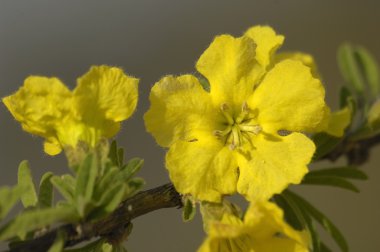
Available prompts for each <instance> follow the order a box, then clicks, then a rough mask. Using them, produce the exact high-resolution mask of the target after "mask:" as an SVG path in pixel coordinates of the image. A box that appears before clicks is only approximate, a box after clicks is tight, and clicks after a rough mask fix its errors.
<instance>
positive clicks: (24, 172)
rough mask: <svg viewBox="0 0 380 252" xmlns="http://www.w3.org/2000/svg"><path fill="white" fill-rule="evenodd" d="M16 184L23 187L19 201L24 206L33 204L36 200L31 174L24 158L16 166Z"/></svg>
mask: <svg viewBox="0 0 380 252" xmlns="http://www.w3.org/2000/svg"><path fill="white" fill-rule="evenodd" d="M18 184H19V185H20V186H22V187H24V188H25V190H24V193H23V195H22V196H21V202H22V204H23V206H24V207H25V208H27V207H32V206H35V205H36V204H37V202H38V199H37V193H36V189H35V187H34V183H33V179H32V174H31V172H30V168H29V163H28V161H26V160H24V161H22V162H21V163H20V165H19V167H18Z"/></svg>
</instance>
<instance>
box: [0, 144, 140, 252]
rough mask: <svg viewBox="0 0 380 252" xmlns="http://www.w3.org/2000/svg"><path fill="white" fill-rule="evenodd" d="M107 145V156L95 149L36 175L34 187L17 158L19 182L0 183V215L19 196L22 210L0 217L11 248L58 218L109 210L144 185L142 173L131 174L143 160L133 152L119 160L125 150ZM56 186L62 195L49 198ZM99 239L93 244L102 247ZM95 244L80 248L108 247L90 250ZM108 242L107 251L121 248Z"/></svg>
mask: <svg viewBox="0 0 380 252" xmlns="http://www.w3.org/2000/svg"><path fill="white" fill-rule="evenodd" d="M106 151H107V153H108V155H107V157H106V158H101V157H102V154H101V153H99V152H96V151H93V152H89V153H88V154H87V155H86V156H85V158H84V160H83V161H82V162H81V163H80V165H79V167H77V168H76V169H75V171H74V172H73V173H70V174H63V175H60V176H58V175H53V173H51V172H47V173H45V174H44V175H43V176H42V178H41V179H40V183H39V187H38V191H37V190H36V188H35V185H34V182H33V179H32V175H31V171H30V167H29V164H28V162H27V161H22V162H21V163H20V165H19V170H18V184H17V185H16V186H14V187H2V188H0V220H2V219H4V218H5V217H6V216H7V215H8V214H9V212H10V210H11V209H12V208H13V207H14V206H15V205H16V204H17V202H19V201H21V203H22V206H23V210H22V211H21V213H19V214H18V215H17V216H16V217H15V218H13V219H11V220H10V221H8V222H7V223H4V224H3V223H0V224H1V226H0V240H8V239H11V243H10V247H11V248H12V247H17V246H18V244H20V243H22V242H24V241H26V240H28V239H33V238H34V237H36V236H39V235H41V234H43V233H46V232H47V231H48V230H49V228H50V227H52V226H54V225H56V224H58V223H66V224H67V223H70V224H75V223H80V222H94V221H96V220H99V219H101V218H104V217H106V216H108V215H109V214H110V213H112V212H113V211H114V210H115V209H116V208H117V207H118V206H119V204H120V203H121V202H122V201H124V200H125V199H127V198H130V197H131V196H133V195H134V194H136V193H137V192H138V191H139V190H140V189H141V188H142V187H143V185H144V180H143V179H142V178H138V177H134V175H135V174H136V173H137V172H138V171H139V169H140V168H141V166H142V165H143V160H142V159H139V158H133V159H131V160H129V161H128V162H127V163H124V151H123V149H122V148H118V147H117V144H116V142H115V141H114V142H113V143H112V144H111V146H110V148H109V150H108V149H107V150H106ZM55 190H56V191H57V192H58V193H59V195H60V196H59V197H57V198H62V199H61V200H58V201H55V200H54V192H55ZM129 231H130V230H129ZM101 240H102V241H103V242H100V241H99V242H98V241H96V242H95V243H94V244H98V245H99V244H100V243H101V244H102V245H99V246H100V247H99V248H101V249H103V243H104V239H101ZM64 243H65V237H64V235H62V236H60V235H58V237H57V239H56V242H55V243H54V245H53V246H52V248H51V251H61V250H60V249H62V248H63V245H64ZM94 246H95V245H94ZM94 246H90V245H87V246H86V247H85V248H88V249H87V250H81V251H108V250H94ZM104 246H106V245H104ZM95 247H96V246H95ZM113 247H114V248H113ZM113 247H112V248H111V250H112V251H124V250H123V249H124V248H121V247H120V248H119V245H117V244H115V245H114V246H113ZM111 250H109V251H111ZM74 251H75V250H74Z"/></svg>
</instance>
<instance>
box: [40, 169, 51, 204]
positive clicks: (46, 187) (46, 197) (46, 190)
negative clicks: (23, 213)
mask: <svg viewBox="0 0 380 252" xmlns="http://www.w3.org/2000/svg"><path fill="white" fill-rule="evenodd" d="M52 177H53V173H51V172H47V173H45V174H44V175H43V176H42V178H41V181H40V188H39V191H38V206H39V207H42V208H44V207H51V206H52V203H53V185H52V183H51V182H50V179H51V178H52Z"/></svg>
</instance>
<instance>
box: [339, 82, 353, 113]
mask: <svg viewBox="0 0 380 252" xmlns="http://www.w3.org/2000/svg"><path fill="white" fill-rule="evenodd" d="M349 99H352V94H351V92H350V90H349V89H348V88H347V87H346V86H343V87H341V89H340V94H339V108H341V109H342V108H345V107H347V106H348V100H349Z"/></svg>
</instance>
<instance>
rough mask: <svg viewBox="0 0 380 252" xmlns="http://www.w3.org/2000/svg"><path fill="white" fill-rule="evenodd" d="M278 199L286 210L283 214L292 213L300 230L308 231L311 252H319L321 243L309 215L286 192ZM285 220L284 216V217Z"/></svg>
mask: <svg viewBox="0 0 380 252" xmlns="http://www.w3.org/2000/svg"><path fill="white" fill-rule="evenodd" d="M278 198H280V199H282V200H283V203H285V205H286V206H287V208H286V210H284V212H285V214H286V211H288V212H292V213H293V216H294V217H295V218H296V219H298V222H299V223H300V226H301V227H302V229H304V228H306V229H307V230H308V231H309V234H310V236H311V241H312V244H311V246H312V247H311V248H312V251H313V252H320V250H321V241H320V239H319V235H318V232H317V230H316V228H315V226H314V223H313V221H312V219H311V217H310V216H309V214H308V213H307V212H305V211H304V209H302V207H301V206H300V205H298V204H297V203H296V202H295V201H294V200H293V199H292V197H290V196H289V195H288V194H287V191H284V192H283V193H282V194H280V195H278ZM278 198H277V199H278ZM276 202H277V201H276ZM285 218H286V215H285Z"/></svg>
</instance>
